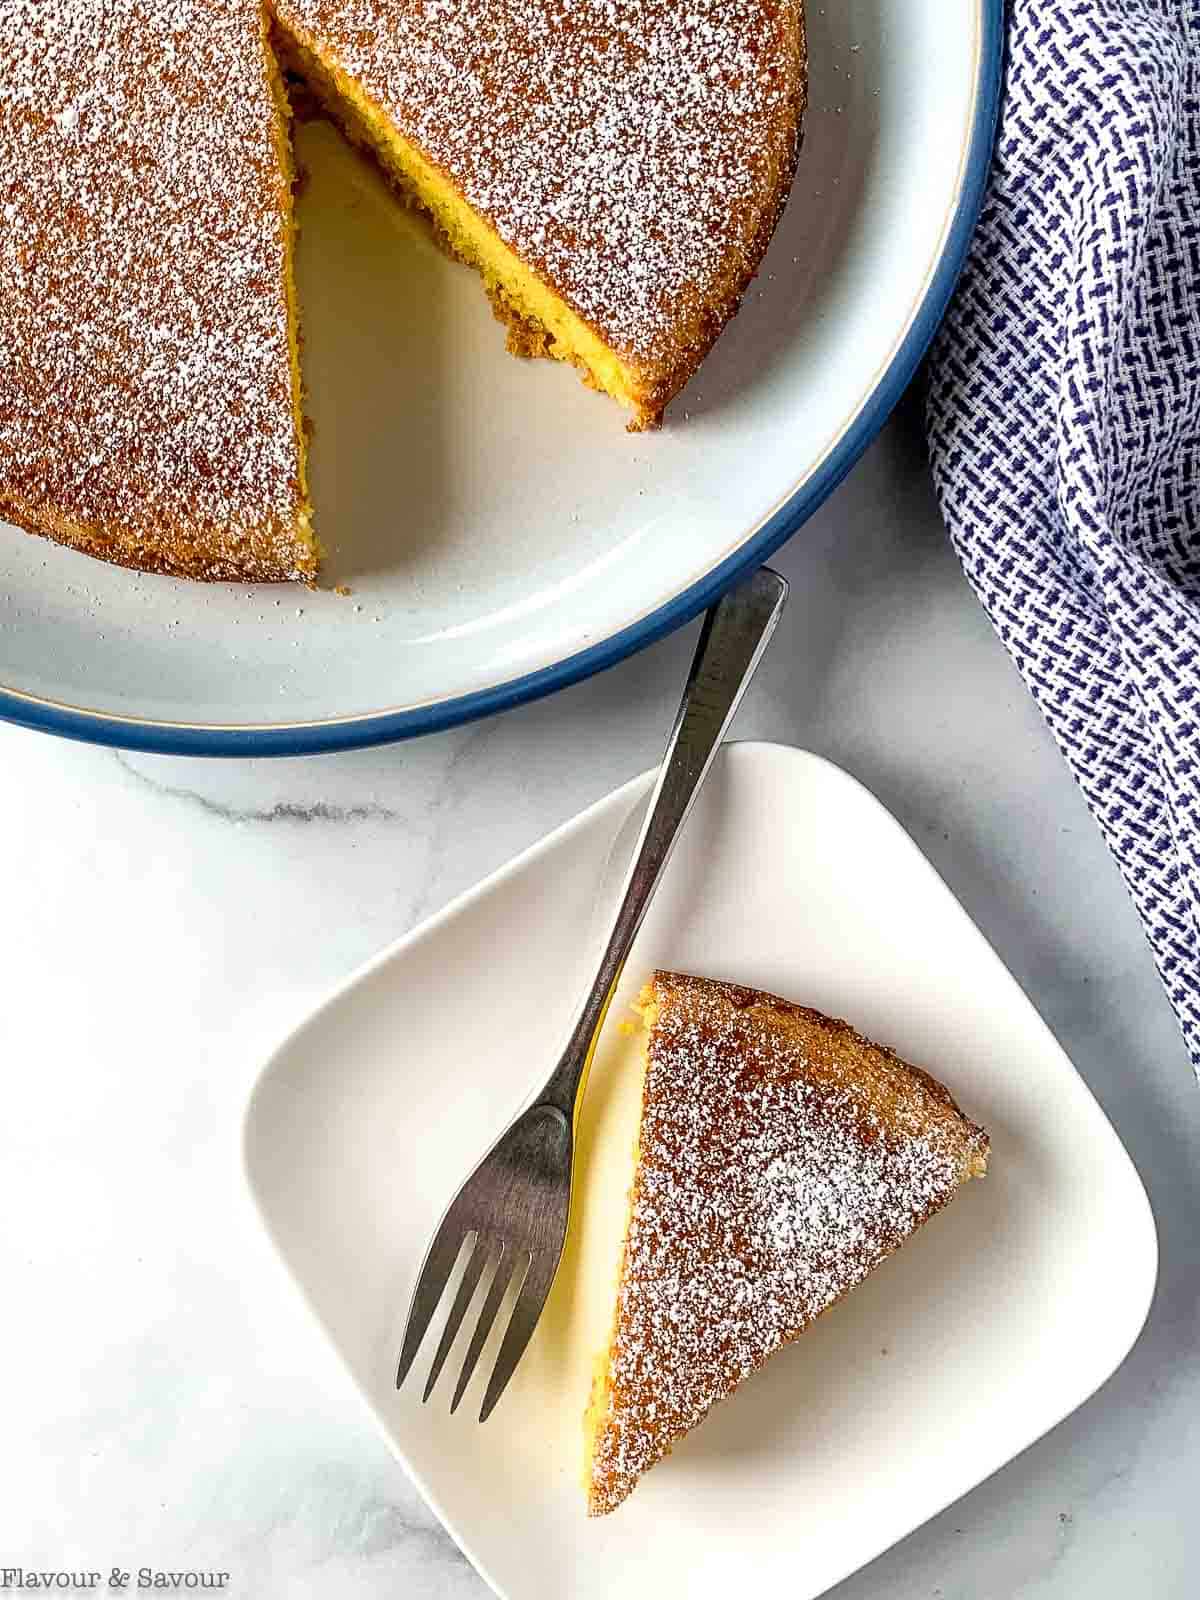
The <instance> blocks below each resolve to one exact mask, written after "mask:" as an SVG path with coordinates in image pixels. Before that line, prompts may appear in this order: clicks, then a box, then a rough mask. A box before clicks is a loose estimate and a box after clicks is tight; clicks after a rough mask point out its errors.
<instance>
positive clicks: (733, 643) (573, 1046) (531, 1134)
mask: <svg viewBox="0 0 1200 1600" xmlns="http://www.w3.org/2000/svg"><path fill="white" fill-rule="evenodd" d="M786 599H787V584H786V583H785V582H784V580H783V579H782V578H781V577H779V575H778V574H777V573H774V572H772V571H770V569H769V568H766V567H764V568H762V569H761V570H760V571H758V572H756V573H755V574H754V575H753V577H751V578H748V579H747V580H745V581H744V582H743V583H741V584H739V585H738V586H737V588H735V589H733V590H731V591H730V592H729V593H728V594H726V595H725V596H724V597H723V598H722V599H721V600H718V601H717V603H716V605H714V606H713V607H712V609H711V610H710V611H709V613H708V615H707V616H706V617H705V619H704V628H703V631H702V632H701V634H700V642H699V644H698V645H697V647H696V654H695V658H694V659H693V661H692V667H691V671H690V672H689V674H688V680H687V685H686V687H685V689H684V691H683V699H682V701H681V702H680V706H679V712H678V715H677V716H676V719H675V726H674V728H673V729H672V731H671V737H670V739H669V741H668V743H667V751H666V756H665V757H664V760H663V764H662V767H661V768H660V770H659V774H658V781H657V783H656V784H655V786H654V792H653V794H652V796H651V799H650V805H649V808H648V810H647V813H646V820H645V822H644V823H643V824H642V831H641V835H640V837H639V839H638V844H637V848H636V850H635V851H634V857H633V864H632V866H631V867H630V869H629V872H628V875H627V876H626V879H625V887H624V892H623V894H622V896H621V902H620V907H619V909H618V911H617V914H616V917H615V919H614V921H613V927H612V932H611V934H610V936H609V940H608V944H607V946H606V947H605V951H604V956H603V958H602V960H601V962H600V969H599V972H598V973H597V975H596V981H595V983H594V984H593V985H592V988H591V992H590V993H589V994H588V997H587V999H586V1000H585V1001H584V1003H583V1006H582V1007H581V1009H580V1012H579V1015H578V1018H577V1020H576V1022H575V1025H574V1027H573V1028H572V1030H571V1035H570V1038H569V1040H568V1042H567V1046H566V1049H565V1050H564V1051H563V1053H562V1056H561V1057H560V1059H559V1062H558V1065H557V1066H556V1067H555V1069H554V1071H553V1072H552V1073H551V1075H550V1077H549V1079H548V1080H547V1082H546V1084H545V1087H544V1088H543V1089H542V1090H541V1093H540V1094H538V1095H537V1096H536V1097H535V1099H534V1101H533V1103H532V1104H531V1105H530V1106H529V1107H528V1108H527V1109H526V1110H525V1111H523V1112H522V1113H521V1114H520V1115H519V1116H518V1117H517V1119H516V1120H515V1121H514V1122H513V1123H511V1124H510V1126H509V1127H508V1128H507V1129H506V1130H505V1132H504V1133H502V1134H501V1136H500V1138H499V1139H498V1140H497V1141H496V1143H495V1144H494V1145H493V1146H492V1148H491V1149H490V1150H489V1151H488V1153H487V1154H486V1155H485V1156H484V1158H483V1160H482V1161H481V1162H480V1163H479V1165H478V1166H477V1167H476V1168H475V1170H474V1172H472V1173H471V1176H470V1177H469V1178H468V1179H467V1181H466V1182H465V1183H464V1184H463V1186H462V1188H461V1189H460V1190H459V1191H458V1193H457V1194H456V1195H455V1197H454V1199H453V1200H452V1201H451V1202H450V1205H449V1206H448V1208H447V1210H446V1213H445V1215H444V1216H443V1217H442V1220H441V1222H440V1223H439V1225H438V1229H437V1232H436V1233H435V1234H434V1236H433V1243H432V1244H431V1245H430V1246H429V1249H428V1250H427V1251H426V1254H425V1259H424V1261H423V1262H422V1264H421V1271H420V1275H419V1276H418V1278H417V1285H416V1288H415V1289H414V1291H413V1297H412V1303H411V1305H410V1306H409V1311H408V1323H407V1325H406V1327H405V1330H404V1344H403V1348H402V1349H401V1351H400V1364H399V1367H398V1370H397V1372H396V1387H397V1388H399V1387H400V1386H401V1384H402V1383H403V1382H404V1380H405V1378H406V1377H407V1376H408V1373H409V1369H410V1368H411V1367H412V1364H413V1361H414V1359H415V1357H416V1354H417V1351H418V1350H419V1349H420V1347H421V1342H422V1340H423V1339H424V1337H425V1334H426V1332H427V1330H428V1328H429V1324H430V1322H431V1320H432V1318H433V1314H434V1312H435V1311H436V1309H437V1306H438V1302H439V1301H440V1300H441V1298H442V1295H443V1294H444V1293H445V1289H446V1285H447V1283H448V1282H449V1280H450V1277H451V1274H452V1273H453V1271H454V1268H455V1266H456V1265H457V1263H458V1260H459V1257H460V1255H461V1254H462V1251H463V1246H464V1245H469V1255H468V1258H467V1264H466V1270H465V1271H464V1273H463V1276H462V1278H461V1279H460V1280H459V1285H458V1290H457V1293H456V1294H455V1296H454V1303H453V1304H452V1305H451V1307H450V1314H449V1316H448V1317H447V1319H446V1323H445V1327H444V1328H443V1330H442V1336H441V1339H440V1340H439V1341H438V1347H437V1352H436V1354H435V1355H434V1358H433V1364H432V1366H431V1367H430V1369H429V1377H428V1379H427V1380H426V1383H425V1393H424V1397H423V1398H424V1399H425V1400H428V1399H429V1396H430V1395H431V1394H432V1393H433V1388H434V1385H435V1384H436V1383H437V1381H438V1377H439V1375H440V1374H441V1370H442V1367H443V1366H444V1365H445V1361H446V1357H447V1356H448V1355H449V1353H450V1350H451V1347H452V1346H453V1344H454V1341H455V1339H456V1338H457V1336H458V1331H459V1329H460V1328H461V1327H462V1323H463V1319H464V1317H465V1316H466V1314H467V1311H468V1309H469V1307H470V1305H471V1302H472V1300H473V1299H474V1297H475V1292H476V1290H477V1289H478V1287H479V1284H480V1282H481V1280H482V1278H483V1276H484V1273H485V1271H486V1270H487V1268H488V1265H489V1264H490V1263H492V1262H494V1263H495V1266H494V1270H493V1272H492V1277H491V1281H490V1283H489V1285H488V1289H487V1295H486V1297H485V1299H484V1302H483V1309H482V1310H481V1311H480V1313H479V1318H478V1321H477V1322H476V1324H475V1329H474V1332H473V1333H472V1334H471V1339H470V1343H469V1344H468V1346H467V1353H466V1356H465V1358H464V1360H463V1364H462V1370H461V1371H460V1373H459V1376H458V1383H457V1385H456V1386H455V1390H454V1398H453V1400H451V1402H450V1410H451V1411H455V1410H457V1408H458V1404H459V1401H460V1400H461V1399H462V1397H463V1394H464V1392H465V1391H466V1388H467V1385H468V1384H469V1383H470V1381H471V1378H472V1376H473V1375H474V1372H475V1367H476V1365H477V1363H478V1361H479V1356H480V1352H481V1351H482V1350H483V1347H484V1345H485V1344H486V1343H487V1338H488V1335H489V1334H490V1333H491V1331H492V1327H493V1325H494V1323H495V1321H496V1318H497V1315H498V1314H499V1311H500V1307H501V1305H502V1303H503V1301H504V1297H505V1294H506V1293H507V1292H508V1290H509V1289H510V1287H511V1286H512V1284H513V1282H514V1280H515V1279H516V1278H517V1277H518V1274H519V1275H520V1281H519V1284H518V1286H517V1294H516V1302H515V1305H514V1307H513V1312H512V1317H511V1319H510V1320H509V1324H508V1327H507V1329H506V1331H505V1334H504V1339H503V1342H502V1343H501V1346H500V1352H499V1354H498V1356H497V1357H496V1363H495V1366H494V1367H493V1368H492V1375H491V1377H490V1378H489V1380H488V1385H487V1391H486V1393H485V1395H484V1399H483V1405H482V1407H481V1409H480V1412H479V1420H480V1422H486V1421H487V1419H488V1417H489V1416H490V1415H491V1413H492V1411H493V1409H494V1407H495V1405H496V1402H497V1401H498V1400H499V1398H500V1396H501V1395H502V1394H503V1393H504V1390H505V1387H506V1385H507V1384H508V1381H509V1379H510V1378H511V1377H512V1375H513V1372H514V1371H515V1369H516V1366H517V1363H518V1362H519V1361H520V1359H521V1357H522V1355H523V1354H524V1353H525V1347H526V1346H527V1345H528V1343H529V1340H530V1338H531V1337H532V1334H533V1330H534V1328H535V1327H536V1326H537V1322H538V1318H539V1317H540V1316H541V1314H542V1308H543V1306H544V1305H545V1303H546V1297H547V1295H548V1294H549V1293H550V1286H551V1284H552V1283H553V1282H554V1275H555V1273H556V1272H557V1270H558V1263H559V1259H560V1257H561V1256H562V1250H563V1243H564V1241H565V1239H566V1236H567V1223H568V1220H569V1216H570V1208H571V1167H572V1159H573V1156H574V1148H575V1123H576V1113H577V1110H578V1107H579V1104H580V1102H581V1100H582V1098H583V1087H584V1084H585V1083H586V1080H587V1073H588V1068H589V1067H590V1066H591V1062H592V1056H593V1055H594V1053H595V1049H596V1041H597V1039H598V1037H599V1034H600V1029H601V1027H602V1026H603V1023H604V1018H605V1014H606V1013H607V1011H608V1007H609V1004H610V1002H611V1000H612V997H613V992H614V990H615V989H616V986H617V983H618V981H619V980H620V977H621V972H622V969H623V968H624V965H625V960H626V958H627V956H628V955H629V950H630V947H631V945H632V944H633V941H634V937H635V935H636V934H637V931H638V929H639V927H640V926H641V924H642V919H643V917H644V916H645V914H646V908H647V907H648V906H649V904H650V901H651V899H652V898H653V895H654V891H655V890H656V889H657V888H658V885H659V882H660V881H661V879H662V875H663V869H664V868H665V867H666V864H667V861H668V859H669V857H670V854H671V851H672V849H673V847H674V845H675V841H676V840H677V838H678V837H679V833H680V830H681V829H682V827H683V824H684V823H685V822H686V820H687V817H688V813H689V812H690V811H691V809H692V805H693V802H694V801H695V799H696V795H697V793H698V792H699V789H700V785H701V784H702V783H703V782H704V779H705V777H706V776H707V774H708V770H709V768H710V767H711V766H712V763H713V758H714V757H715V755H716V753H717V750H718V749H719V748H720V744H721V741H722V739H723V738H724V737H725V731H726V729H727V728H728V727H729V724H730V722H731V721H732V719H733V714H734V712H735V711H736V710H737V708H738V704H739V702H740V701H741V698H742V695H743V694H744V693H745V691H746V688H747V686H748V684H749V682H750V679H751V678H752V677H753V676H754V670H755V668H756V667H757V666H758V663H759V660H760V658H761V656H762V653H763V651H764V649H765V648H766V645H767V641H768V640H769V639H770V637H771V634H772V633H773V632H774V631H775V624H776V623H777V622H778V621H779V616H780V613H781V611H782V610H783V605H784V601H785V600H786Z"/></svg>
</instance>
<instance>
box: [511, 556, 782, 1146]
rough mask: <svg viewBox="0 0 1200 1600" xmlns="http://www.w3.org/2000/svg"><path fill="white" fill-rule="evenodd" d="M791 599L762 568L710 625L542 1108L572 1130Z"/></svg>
mask: <svg viewBox="0 0 1200 1600" xmlns="http://www.w3.org/2000/svg"><path fill="white" fill-rule="evenodd" d="M786 599H787V583H786V582H785V581H784V579H783V578H781V577H780V576H779V574H778V573H776V572H772V571H771V570H770V568H769V567H762V568H760V569H759V571H757V572H755V573H754V574H753V575H752V576H751V577H749V578H747V579H745V580H744V581H743V582H742V583H739V584H738V585H737V587H736V588H734V589H731V590H730V591H729V592H728V593H727V594H725V595H724V596H722V598H721V599H720V600H718V601H717V603H716V604H715V605H714V606H713V607H712V608H711V609H710V610H709V612H708V613H707V615H706V616H705V618H704V627H703V629H702V630H701V633H700V641H699V643H698V644H697V646H696V654H695V657H694V658H693V660H692V667H691V671H690V672H689V673H688V679H687V683H686V685H685V687H684V691H683V698H682V700H681V701H680V703H679V712H678V714H677V716H676V718H675V726H674V727H673V728H672V730H671V737H670V739H669V740H668V742H667V750H666V754H665V756H664V757H663V763H662V766H661V767H660V768H659V773H658V780H657V782H656V783H655V785H654V792H653V794H652V795H651V797H650V805H649V808H648V810H647V812H646V820H645V821H644V822H643V824H642V831H641V834H640V836H639V838H638V842H637V848H636V850H635V851H634V856H633V863H632V865H631V866H630V868H629V872H628V874H627V875H626V878H625V885H624V889H623V892H622V895H621V902H620V906H619V908H618V910H617V914H616V917H615V919H614V921H613V927H612V932H611V933H610V935H609V939H608V944H607V945H606V947H605V951H604V955H603V958H602V959H601V962H600V969H599V971H598V973H597V974H596V981H595V983H594V984H593V985H592V989H591V992H590V993H589V994H588V997H587V999H586V1000H585V1001H584V1003H583V1006H582V1008H581V1010H580V1013H579V1016H578V1019H577V1020H576V1023H575V1025H574V1027H573V1028H572V1030H571V1037H570V1040H569V1042H568V1044H567V1047H566V1049H565V1050H564V1051H563V1054H562V1057H561V1059H560V1060H559V1063H558V1065H557V1067H556V1068H555V1069H554V1071H553V1073H552V1074H551V1076H550V1079H549V1081H548V1083H547V1084H546V1087H545V1089H543V1091H542V1093H541V1094H540V1095H539V1096H538V1099H537V1102H536V1103H537V1104H541V1105H552V1106H556V1107H557V1108H558V1109H559V1110H560V1111H562V1112H563V1113H564V1115H565V1116H566V1117H567V1118H568V1119H569V1120H571V1121H573V1119H574V1115H575V1107H576V1102H577V1100H578V1098H579V1094H580V1091H581V1089H582V1087H583V1084H584V1080H585V1078H586V1076H587V1070H588V1068H589V1066H590V1065H591V1061H592V1056H593V1054H594V1052H595V1048H596V1040H597V1038H598V1037H599V1033H600V1028H601V1026H602V1024H603V1022H604V1018H605V1014H606V1013H607V1011H608V1007H609V1004H610V1003H611V1001H612V997H613V993H614V991H615V989H616V987H617V983H618V982H619V980H620V977H621V972H622V969H623V968H624V966H625V961H626V958H627V957H628V955H629V951H630V948H631V946H632V944H633V941H634V939H635V937H636V936H637V931H638V929H639V928H640V927H641V925H642V919H643V918H644V917H645V915H646V910H647V908H648V906H649V904H650V901H651V900H652V899H653V898H654V891H655V890H656V889H657V888H658V885H659V883H660V882H661V881H662V875H663V871H664V869H665V868H666V865H667V862H668V861H669V860H670V857H671V851H672V850H673V849H674V848H675V842H676V840H677V839H678V838H679V834H680V832H681V830H682V828H683V825H684V823H685V822H686V821H687V818H688V814H689V812H690V811H691V809H692V806H693V804H694V803H695V799H696V796H697V794H698V793H699V792H700V785H701V784H702V783H703V782H704V780H705V778H706V777H707V776H708V771H709V768H710V767H711V766H712V764H713V759H714V758H715V756H716V753H717V751H718V750H719V749H720V746H721V741H722V740H723V739H724V737H725V733H726V730H727V729H728V727H729V724H730V722H732V720H733V715H734V712H735V711H736V710H737V708H738V705H739V704H740V703H741V699H742V696H743V695H744V694H745V692H746V689H747V688H748V686H749V683H750V680H751V678H752V677H753V676H754V671H755V668H756V667H757V666H758V663H759V660H760V659H761V657H762V653H763V651H764V650H765V649H766V647H767V643H768V641H769V639H770V637H771V635H772V633H774V631H775V625H776V623H777V622H778V621H779V617H780V613H781V612H782V611H783V606H784V601H785V600H786Z"/></svg>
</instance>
